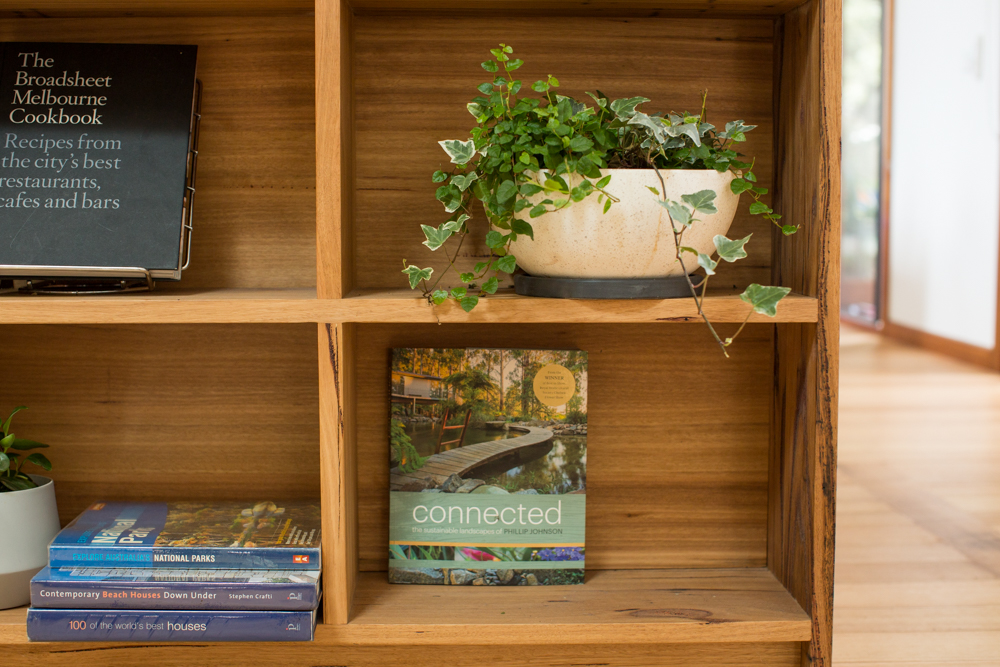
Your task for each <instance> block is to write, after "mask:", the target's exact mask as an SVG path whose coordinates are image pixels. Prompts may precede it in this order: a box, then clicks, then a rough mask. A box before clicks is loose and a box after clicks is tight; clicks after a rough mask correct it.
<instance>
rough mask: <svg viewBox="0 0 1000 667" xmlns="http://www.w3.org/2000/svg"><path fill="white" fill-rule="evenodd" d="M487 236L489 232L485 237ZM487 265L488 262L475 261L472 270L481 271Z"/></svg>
mask: <svg viewBox="0 0 1000 667" xmlns="http://www.w3.org/2000/svg"><path fill="white" fill-rule="evenodd" d="M488 236H489V234H487V237H488ZM489 265H490V264H489V262H476V266H475V268H474V269H472V270H473V271H475V272H476V273H482V272H483V270H485V269H486V267H487V266H489Z"/></svg>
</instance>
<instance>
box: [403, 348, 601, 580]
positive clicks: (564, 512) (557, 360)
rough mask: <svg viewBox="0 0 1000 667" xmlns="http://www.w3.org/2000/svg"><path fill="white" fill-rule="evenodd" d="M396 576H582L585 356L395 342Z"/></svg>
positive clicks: (508, 578)
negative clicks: (402, 345)
mask: <svg viewBox="0 0 1000 667" xmlns="http://www.w3.org/2000/svg"><path fill="white" fill-rule="evenodd" d="M391 369H392V372H391V387H390V392H389V393H390V413H391V414H390V419H389V445H390V446H389V468H390V470H389V514H390V517H389V568H388V569H389V581H390V582H391V583H398V584H437V585H451V586H533V585H559V584H582V583H583V579H584V566H585V560H584V553H585V547H584V537H585V519H586V500H587V495H586V492H587V353H586V352H583V351H580V350H530V349H487V348H443V349H441V348H396V349H393V350H392V366H391Z"/></svg>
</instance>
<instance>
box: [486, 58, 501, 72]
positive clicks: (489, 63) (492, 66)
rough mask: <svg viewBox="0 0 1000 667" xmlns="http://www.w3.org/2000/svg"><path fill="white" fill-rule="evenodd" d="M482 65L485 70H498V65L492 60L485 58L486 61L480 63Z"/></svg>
mask: <svg viewBox="0 0 1000 667" xmlns="http://www.w3.org/2000/svg"><path fill="white" fill-rule="evenodd" d="M482 66H483V69H484V70H486V71H487V72H498V71H500V66H499V65H497V64H496V63H495V62H493V61H492V60H487V61H486V62H484V63H482Z"/></svg>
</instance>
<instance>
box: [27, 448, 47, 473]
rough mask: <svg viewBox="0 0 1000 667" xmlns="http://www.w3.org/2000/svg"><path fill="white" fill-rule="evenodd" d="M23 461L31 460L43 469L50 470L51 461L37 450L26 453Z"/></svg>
mask: <svg viewBox="0 0 1000 667" xmlns="http://www.w3.org/2000/svg"><path fill="white" fill-rule="evenodd" d="M25 461H31V462H32V463H34V464H35V465H36V466H39V467H40V468H43V469H45V470H52V463H51V462H49V460H48V459H47V458H45V455H44V454H40V453H38V452H35V453H34V454H28V456H27V458H26V459H25Z"/></svg>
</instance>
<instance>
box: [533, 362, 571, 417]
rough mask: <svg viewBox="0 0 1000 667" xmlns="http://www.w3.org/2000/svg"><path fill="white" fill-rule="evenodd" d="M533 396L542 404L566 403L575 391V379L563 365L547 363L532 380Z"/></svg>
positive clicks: (555, 404)
mask: <svg viewBox="0 0 1000 667" xmlns="http://www.w3.org/2000/svg"><path fill="white" fill-rule="evenodd" d="M532 385H533V388H534V390H535V397H536V398H538V400H539V401H540V402H541V403H542V404H543V405H548V406H551V407H558V406H560V405H566V403H568V402H569V399H571V398H573V394H574V393H575V392H576V380H575V379H573V373H571V372H570V370H569V369H568V368H566V367H565V366H560V365H559V364H549V365H548V366H543V367H542V369H541V370H540V371H538V373H537V374H536V375H535V379H534V381H533V382H532Z"/></svg>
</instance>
